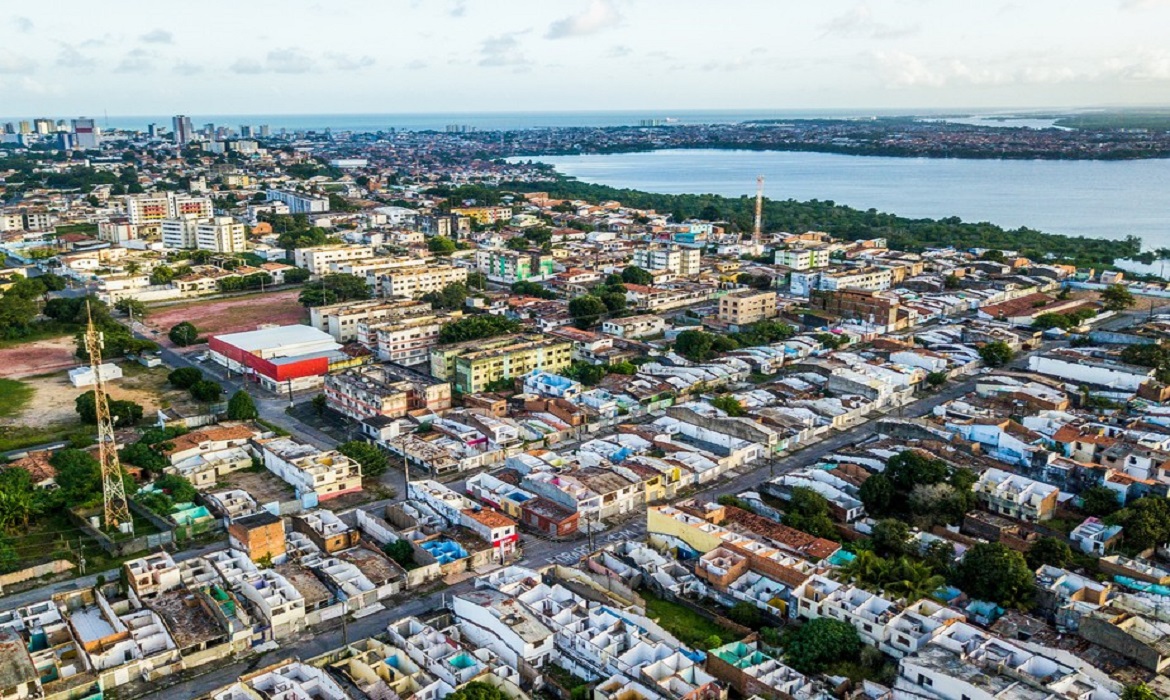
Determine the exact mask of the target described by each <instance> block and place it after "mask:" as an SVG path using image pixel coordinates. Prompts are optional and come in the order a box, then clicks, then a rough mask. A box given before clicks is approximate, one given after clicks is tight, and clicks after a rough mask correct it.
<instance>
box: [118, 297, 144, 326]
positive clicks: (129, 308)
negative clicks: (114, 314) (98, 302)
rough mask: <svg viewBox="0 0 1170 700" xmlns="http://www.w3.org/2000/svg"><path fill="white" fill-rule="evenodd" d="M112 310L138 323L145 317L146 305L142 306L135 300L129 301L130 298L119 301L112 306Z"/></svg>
mask: <svg viewBox="0 0 1170 700" xmlns="http://www.w3.org/2000/svg"><path fill="white" fill-rule="evenodd" d="M114 308H115V309H117V310H118V311H121V312H122V313H124V314H126V315H127V316H129V317H131V318H136V319H138V320H140V321H141V320H142V319H143V318H144V317H145V316H146V304H143V303H142V302H141V301H138V300H137V299H131V298H130V297H125V298H123V299H119V300H118V301H117V302H116V303H115V304H114Z"/></svg>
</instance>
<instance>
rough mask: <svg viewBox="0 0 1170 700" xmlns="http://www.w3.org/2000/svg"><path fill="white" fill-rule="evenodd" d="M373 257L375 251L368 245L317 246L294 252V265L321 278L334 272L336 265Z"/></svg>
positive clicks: (298, 249)
mask: <svg viewBox="0 0 1170 700" xmlns="http://www.w3.org/2000/svg"><path fill="white" fill-rule="evenodd" d="M372 257H374V249H373V248H371V247H370V246H368V245H332V246H316V247H313V248H297V249H296V251H294V252H293V264H294V265H296V266H297V267H303V268H304V269H306V270H308V271H309V272H310V273H312V274H313V275H315V276H320V275H325V274H329V273H330V272H334V269H333V266H335V265H340V264H343V263H348V262H353V261H355V260H366V259H368V258H372Z"/></svg>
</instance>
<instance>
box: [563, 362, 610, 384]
mask: <svg viewBox="0 0 1170 700" xmlns="http://www.w3.org/2000/svg"><path fill="white" fill-rule="evenodd" d="M561 374H562V375H563V376H565V377H568V378H569V379H572V380H573V381H575V382H581V383H582V384H583V385H585V386H596V385H597V383H598V382H600V381H601V380H602V379H604V378H605V367H602V366H601V365H591V364H589V363H588V362H574V363H573V364H571V365H569V366H568V367H566V368H565V369H564V370H563V371H562V372H561Z"/></svg>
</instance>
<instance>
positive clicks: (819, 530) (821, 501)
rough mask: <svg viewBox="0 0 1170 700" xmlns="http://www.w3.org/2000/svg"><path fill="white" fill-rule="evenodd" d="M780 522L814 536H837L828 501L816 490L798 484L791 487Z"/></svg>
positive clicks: (830, 537)
mask: <svg viewBox="0 0 1170 700" xmlns="http://www.w3.org/2000/svg"><path fill="white" fill-rule="evenodd" d="M782 522H783V523H784V524H785V525H787V526H788V527H793V528H796V529H797V530H801V531H803V532H807V533H808V534H810V535H813V536H814V537H824V538H826V539H831V540H835V539H837V537H838V536H839V535H838V534H837V527H836V526H835V525H834V524H833V518H832V517H831V516H830V515H829V502H828V501H827V500H826V499H825V497H824V496H822V495H821V494H819V493H817V492H816V491H813V490H812V489H807V488H803V487H800V486H798V487H796V488H794V489H792V492H791V495H790V497H789V499H788V503H787V504H786V506H785V511H784V519H783V521H782Z"/></svg>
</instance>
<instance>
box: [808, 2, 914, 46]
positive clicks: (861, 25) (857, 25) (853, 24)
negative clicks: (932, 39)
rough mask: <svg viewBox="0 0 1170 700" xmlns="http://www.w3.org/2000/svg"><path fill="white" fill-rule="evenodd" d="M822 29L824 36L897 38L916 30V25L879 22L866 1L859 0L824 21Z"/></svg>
mask: <svg viewBox="0 0 1170 700" xmlns="http://www.w3.org/2000/svg"><path fill="white" fill-rule="evenodd" d="M822 29H823V30H824V34H823V35H824V36H839V37H868V38H871V39H899V38H902V37H905V36H909V35H911V34H914V33H915V32H917V31H918V26H917V25H907V26H895V25H891V24H887V23H885V22H881V21H879V20H878V19H877V18H875V17H874V16H873V10H872V9H871V8H870V6H869V4H868V3H865V2H859V3H857V4H856V5H854V6H853V7H851V8H849V9H848V10H846V11H845V12H844V13H842V14H840V15H837V16H836V17H834V18H833V19H831V20H829V21H828V22H826V23H825V24H824V25H823V27H822Z"/></svg>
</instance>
